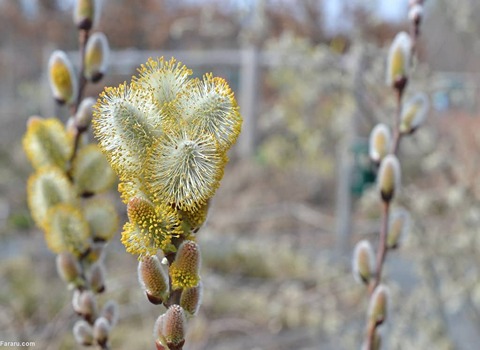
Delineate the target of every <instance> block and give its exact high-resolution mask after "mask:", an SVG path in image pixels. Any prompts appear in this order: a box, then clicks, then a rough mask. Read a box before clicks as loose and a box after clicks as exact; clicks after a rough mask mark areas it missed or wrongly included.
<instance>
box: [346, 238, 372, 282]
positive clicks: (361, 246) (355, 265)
mask: <svg viewBox="0 0 480 350" xmlns="http://www.w3.org/2000/svg"><path fill="white" fill-rule="evenodd" d="M374 265H375V260H374V254H373V249H372V245H371V244H370V242H369V241H367V240H361V241H360V242H358V243H357V245H356V246H355V250H354V251H353V261H352V270H353V277H354V278H355V280H356V281H357V282H358V283H364V284H368V282H369V281H370V279H371V278H372V277H373V274H374V270H375V267H374Z"/></svg>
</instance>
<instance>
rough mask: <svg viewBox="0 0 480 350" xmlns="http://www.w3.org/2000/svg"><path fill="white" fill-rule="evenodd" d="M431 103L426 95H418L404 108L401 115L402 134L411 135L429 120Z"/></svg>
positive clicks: (406, 103) (407, 102)
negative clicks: (428, 114)
mask: <svg viewBox="0 0 480 350" xmlns="http://www.w3.org/2000/svg"><path fill="white" fill-rule="evenodd" d="M428 108H429V103H428V97H427V95H425V94H424V93H418V94H416V95H414V96H413V97H412V98H410V99H409V100H408V101H406V102H405V104H404V105H403V106H402V110H401V114H400V132H401V133H402V134H411V133H413V132H415V130H417V129H418V128H419V127H420V126H421V125H422V124H423V123H424V122H425V119H426V118H427V113H428Z"/></svg>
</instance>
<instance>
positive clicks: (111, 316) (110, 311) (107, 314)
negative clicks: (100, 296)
mask: <svg viewBox="0 0 480 350" xmlns="http://www.w3.org/2000/svg"><path fill="white" fill-rule="evenodd" d="M101 317H103V318H105V319H106V320H107V321H108V323H109V324H110V327H113V326H115V324H116V323H117V321H118V305H117V303H116V302H115V301H113V300H109V301H107V302H106V303H105V305H104V306H103V309H102V312H101Z"/></svg>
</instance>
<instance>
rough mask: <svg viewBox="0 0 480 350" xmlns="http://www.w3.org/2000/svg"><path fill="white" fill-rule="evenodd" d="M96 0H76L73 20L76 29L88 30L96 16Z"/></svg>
mask: <svg viewBox="0 0 480 350" xmlns="http://www.w3.org/2000/svg"><path fill="white" fill-rule="evenodd" d="M98 5H99V1H98V0H76V1H75V7H74V10H73V21H74V23H75V25H76V26H77V28H78V29H83V30H90V29H92V27H93V26H94V24H95V23H96V21H97V17H98V12H99V11H98V10H99V8H98Z"/></svg>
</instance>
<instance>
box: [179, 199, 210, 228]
mask: <svg viewBox="0 0 480 350" xmlns="http://www.w3.org/2000/svg"><path fill="white" fill-rule="evenodd" d="M209 207H210V201H207V203H206V204H204V205H202V206H201V207H200V208H199V209H198V210H196V211H184V210H180V211H179V212H180V215H181V218H182V222H183V223H184V224H185V226H186V230H188V232H192V233H196V232H197V231H198V230H199V229H200V228H201V227H202V226H203V225H204V224H205V222H206V221H207V217H208V209H209Z"/></svg>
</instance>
